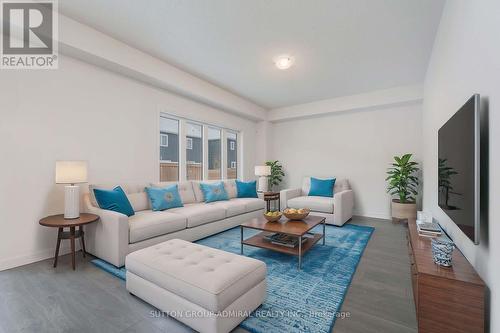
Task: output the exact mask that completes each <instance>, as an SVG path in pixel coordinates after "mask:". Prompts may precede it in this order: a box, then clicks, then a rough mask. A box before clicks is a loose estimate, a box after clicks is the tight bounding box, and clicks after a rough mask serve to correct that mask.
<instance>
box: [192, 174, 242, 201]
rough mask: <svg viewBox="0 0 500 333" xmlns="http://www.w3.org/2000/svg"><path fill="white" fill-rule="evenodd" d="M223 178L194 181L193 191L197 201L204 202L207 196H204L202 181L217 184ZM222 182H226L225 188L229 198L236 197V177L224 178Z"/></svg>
mask: <svg viewBox="0 0 500 333" xmlns="http://www.w3.org/2000/svg"><path fill="white" fill-rule="evenodd" d="M219 182H221V180H205V181H203V182H199V181H193V182H192V183H193V192H194V195H195V197H196V202H204V201H205V197H204V196H203V191H202V190H201V188H200V183H205V184H215V183H219ZM222 183H223V184H224V189H225V190H226V192H227V196H228V197H229V199H232V198H236V183H235V181H234V179H232V180H222Z"/></svg>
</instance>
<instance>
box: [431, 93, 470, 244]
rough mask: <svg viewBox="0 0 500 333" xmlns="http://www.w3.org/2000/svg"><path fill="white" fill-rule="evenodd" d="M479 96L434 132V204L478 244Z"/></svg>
mask: <svg viewBox="0 0 500 333" xmlns="http://www.w3.org/2000/svg"><path fill="white" fill-rule="evenodd" d="M479 141H480V122H479V95H478V94H475V95H474V96H472V97H471V98H470V99H469V100H468V101H467V102H466V103H465V104H464V105H463V106H462V107H461V108H460V109H459V110H458V111H457V112H456V113H455V114H454V115H453V116H452V117H451V118H450V119H449V120H448V121H447V122H446V123H445V124H444V125H443V126H442V127H441V128H440V129H439V132H438V205H439V207H441V209H443V211H444V212H445V213H446V214H447V215H448V216H449V217H450V218H451V220H453V222H454V223H455V224H456V225H457V226H458V227H459V228H460V229H461V230H462V231H463V232H464V234H465V235H467V237H469V238H470V239H471V240H472V241H473V242H474V243H475V244H479V220H480V218H479V202H480V194H479V179H480V178H479V177H480V174H479V173H480V156H479V155H480V142H479Z"/></svg>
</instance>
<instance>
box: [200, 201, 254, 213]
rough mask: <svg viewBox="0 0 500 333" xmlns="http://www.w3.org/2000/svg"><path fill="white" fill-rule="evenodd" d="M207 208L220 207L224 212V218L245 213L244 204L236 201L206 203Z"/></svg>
mask: <svg viewBox="0 0 500 333" xmlns="http://www.w3.org/2000/svg"><path fill="white" fill-rule="evenodd" d="M207 205H208V206H214V207H221V208H223V209H225V210H226V217H231V216H236V215H240V214H244V213H246V212H247V209H246V204H245V203H244V202H239V201H237V200H236V199H231V200H227V201H216V202H211V203H207Z"/></svg>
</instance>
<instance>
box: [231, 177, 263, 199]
mask: <svg viewBox="0 0 500 333" xmlns="http://www.w3.org/2000/svg"><path fill="white" fill-rule="evenodd" d="M236 191H237V192H238V198H258V196H257V181H255V180H254V181H253V182H241V181H239V180H237V181H236Z"/></svg>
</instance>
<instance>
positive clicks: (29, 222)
mask: <svg viewBox="0 0 500 333" xmlns="http://www.w3.org/2000/svg"><path fill="white" fill-rule="evenodd" d="M160 110H164V111H172V112H175V113H177V114H180V115H182V116H184V117H187V118H191V119H196V120H199V121H207V122H210V123H212V124H220V125H223V126H225V127H229V128H234V129H238V130H241V131H242V142H244V145H245V147H244V156H243V161H244V162H243V163H244V165H243V166H244V171H245V173H244V178H255V177H254V175H253V166H254V164H255V158H256V151H255V146H254V144H253V143H254V142H255V136H256V130H257V128H256V123H254V122H253V121H250V120H246V119H243V118H240V117H238V116H235V115H231V114H228V113H225V112H221V111H218V110H216V109H213V108H211V107H208V106H206V105H203V104H199V103H195V102H192V101H190V100H187V99H185V98H181V97H178V96H176V95H173V94H170V93H167V92H165V91H162V90H158V89H156V88H153V87H151V86H148V85H145V84H142V83H139V82H137V81H135V80H132V79H128V78H126V77H123V76H120V75H117V74H115V73H113V72H110V71H106V70H103V69H101V68H99V67H95V66H93V65H89V64H86V63H84V62H81V61H79V60H75V59H73V58H69V57H65V56H61V58H60V64H59V69H58V70H49V71H33V70H32V71H2V72H1V73H0V112H1V120H0V156H1V160H2V162H1V163H0V169H1V170H0V184H2V188H3V189H2V191H0V224H1V230H2V232H0V270H1V269H5V268H8V267H12V266H15V265H19V264H24V263H28V262H31V261H36V260H40V259H43V258H48V257H51V256H53V250H54V248H55V240H56V232H55V230H50V229H49V228H45V227H41V226H39V225H38V220H39V219H40V218H41V217H43V216H45V215H48V214H56V213H60V212H62V210H63V188H62V186H61V185H55V184H54V168H55V161H56V160H69V159H82V160H87V161H88V162H89V169H90V170H89V177H90V182H109V181H112V182H113V181H116V182H119V181H130V182H134V181H140V182H147V181H155V180H157V179H158V177H159V175H158V159H159V157H158V148H157V144H158V121H159V120H158V117H159V112H160ZM66 245H67V244H66Z"/></svg>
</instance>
